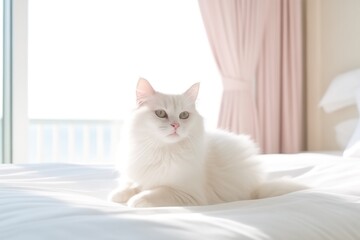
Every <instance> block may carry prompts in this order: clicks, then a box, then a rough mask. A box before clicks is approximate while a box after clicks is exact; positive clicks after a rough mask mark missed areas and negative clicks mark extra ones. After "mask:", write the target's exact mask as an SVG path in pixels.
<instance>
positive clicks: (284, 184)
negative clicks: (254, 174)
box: [253, 178, 309, 199]
mask: <svg viewBox="0 0 360 240" xmlns="http://www.w3.org/2000/svg"><path fill="white" fill-rule="evenodd" d="M308 188H309V187H308V186H305V185H303V184H301V183H298V182H295V181H294V180H292V179H290V178H280V179H275V180H268V181H264V182H263V183H262V184H260V185H259V187H258V188H257V189H256V190H255V191H254V192H253V198H255V199H259V198H268V197H276V196H280V195H284V194H287V193H291V192H296V191H300V190H305V189H308Z"/></svg>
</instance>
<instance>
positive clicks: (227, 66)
mask: <svg viewBox="0 0 360 240" xmlns="http://www.w3.org/2000/svg"><path fill="white" fill-rule="evenodd" d="M267 3H268V1H254V0H226V1H223V0H199V5H200V10H201V13H202V17H203V20H204V25H205V28H206V30H207V34H208V38H209V42H210V46H211V48H212V51H213V54H214V57H215V60H216V63H217V66H218V68H219V70H220V73H221V76H222V82H223V87H224V88H223V95H222V100H221V106H220V115H219V121H218V127H219V128H223V129H227V130H229V131H231V132H235V133H245V134H249V135H250V136H252V137H253V138H254V140H255V141H256V140H258V139H259V128H258V125H259V124H258V115H257V109H256V104H255V96H254V92H255V91H254V90H255V88H254V87H255V81H256V70H257V66H258V61H259V53H260V51H261V47H262V39H263V35H264V29H265V23H266V15H267V12H268V11H267V7H268V4H267Z"/></svg>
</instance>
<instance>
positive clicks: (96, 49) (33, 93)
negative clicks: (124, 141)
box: [28, 0, 221, 127]
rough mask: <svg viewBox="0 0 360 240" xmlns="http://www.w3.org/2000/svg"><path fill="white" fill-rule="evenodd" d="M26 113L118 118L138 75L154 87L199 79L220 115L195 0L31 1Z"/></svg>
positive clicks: (217, 85)
mask: <svg viewBox="0 0 360 240" xmlns="http://www.w3.org/2000/svg"><path fill="white" fill-rule="evenodd" d="M28 26H29V45H28V46H29V62H28V64H29V78H28V81H29V84H28V87H29V106H28V107H29V118H31V119H123V118H124V117H126V116H127V114H128V111H129V110H131V109H132V108H133V107H134V104H135V85H136V82H137V80H138V78H139V77H140V76H141V77H144V78H146V79H148V80H149V81H150V82H151V83H152V84H153V86H154V88H155V89H157V90H159V91H164V92H169V93H181V92H184V91H185V90H186V89H187V88H188V87H190V86H191V85H192V84H193V83H195V82H201V90H200V95H199V99H198V108H199V111H200V112H201V113H202V115H203V116H204V118H205V120H206V123H207V125H208V126H211V127H214V126H215V125H216V121H217V114H218V109H219V102H220V101H219V99H220V92H221V91H220V90H221V82H220V76H219V74H218V71H217V68H216V65H215V61H214V59H213V56H212V53H211V49H210V46H209V44H208V40H207V36H206V32H205V29H204V26H203V22H202V18H201V14H200V10H199V7H198V3H197V1H194V0H182V1H178V0H177V1H175V0H151V1H149V0H131V1H125V0H123V1H121V0H31V1H29V25H28Z"/></svg>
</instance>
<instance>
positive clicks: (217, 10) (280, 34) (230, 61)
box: [198, 0, 304, 153]
mask: <svg viewBox="0 0 360 240" xmlns="http://www.w3.org/2000/svg"><path fill="white" fill-rule="evenodd" d="M198 1H199V6H200V11H201V14H202V17H203V21H204V25H205V28H206V31H207V34H208V39H209V42H210V46H211V48H212V51H213V55H214V57H215V61H216V63H217V66H218V68H219V71H220V73H221V76H222V83H223V96H222V100H221V109H220V115H219V121H218V127H219V128H223V129H227V130H229V131H231V132H235V133H243V134H249V135H250V136H252V138H253V139H254V140H255V141H256V142H257V143H258V144H259V146H260V147H261V149H262V151H263V152H264V153H291V152H298V151H301V150H302V147H303V134H302V133H303V112H304V111H303V73H302V71H303V63H302V61H303V60H302V19H301V14H302V9H301V8H302V0H226V1H224V0H198Z"/></svg>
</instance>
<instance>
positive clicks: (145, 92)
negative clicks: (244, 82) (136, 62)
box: [136, 78, 155, 105]
mask: <svg viewBox="0 0 360 240" xmlns="http://www.w3.org/2000/svg"><path fill="white" fill-rule="evenodd" d="M154 94H155V90H154V89H153V87H152V86H151V85H150V83H149V82H148V81H147V80H146V79H144V78H139V80H138V83H137V86H136V102H137V104H138V105H141V104H143V103H144V102H146V99H147V98H149V97H150V96H152V95H154Z"/></svg>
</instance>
